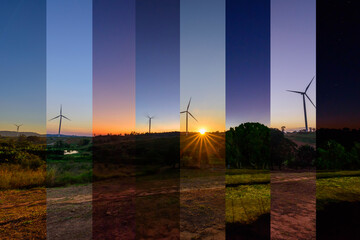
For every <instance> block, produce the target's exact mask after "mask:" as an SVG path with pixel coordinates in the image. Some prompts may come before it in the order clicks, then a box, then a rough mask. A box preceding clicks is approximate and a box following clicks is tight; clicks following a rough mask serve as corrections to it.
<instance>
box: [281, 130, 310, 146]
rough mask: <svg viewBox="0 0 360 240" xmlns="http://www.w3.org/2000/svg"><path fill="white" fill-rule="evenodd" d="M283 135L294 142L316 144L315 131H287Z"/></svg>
mask: <svg viewBox="0 0 360 240" xmlns="http://www.w3.org/2000/svg"><path fill="white" fill-rule="evenodd" d="M285 137H287V138H289V139H290V140H293V141H296V142H302V143H307V144H310V145H315V144H316V133H315V132H312V133H287V134H285Z"/></svg>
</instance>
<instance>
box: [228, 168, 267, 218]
mask: <svg viewBox="0 0 360 240" xmlns="http://www.w3.org/2000/svg"><path fill="white" fill-rule="evenodd" d="M226 185H227V187H226V222H227V223H241V224H251V223H252V222H254V221H255V220H257V219H258V217H260V216H261V215H263V214H267V213H269V212H270V171H269V170H254V169H227V170H226Z"/></svg>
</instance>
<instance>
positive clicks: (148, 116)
mask: <svg viewBox="0 0 360 240" xmlns="http://www.w3.org/2000/svg"><path fill="white" fill-rule="evenodd" d="M146 117H147V118H148V119H149V133H151V119H153V118H154V116H152V117H150V115H147V116H146Z"/></svg>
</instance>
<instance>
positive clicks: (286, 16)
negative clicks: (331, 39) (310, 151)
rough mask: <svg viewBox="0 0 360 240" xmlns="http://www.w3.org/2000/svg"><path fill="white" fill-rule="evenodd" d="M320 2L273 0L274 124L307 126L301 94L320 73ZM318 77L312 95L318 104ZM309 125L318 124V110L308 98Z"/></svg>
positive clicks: (272, 83)
mask: <svg viewBox="0 0 360 240" xmlns="http://www.w3.org/2000/svg"><path fill="white" fill-rule="evenodd" d="M315 30H316V1H315V0H309V1H303V0H272V1H271V126H272V127H275V128H280V127H281V126H283V125H284V126H286V128H287V129H288V130H290V129H297V128H305V121H304V108H303V100H302V96H301V95H300V94H295V93H290V92H287V91H286V90H287V89H289V90H295V91H304V90H305V88H306V86H307V85H308V84H309V82H310V81H311V79H312V78H313V76H315V74H316V64H315V63H316V52H315V49H316V31H315ZM315 85H316V79H315V80H314V82H313V83H312V85H311V87H310V88H309V90H308V95H309V97H310V98H311V99H312V101H313V102H314V103H315V105H316V96H315V95H316V86H315ZM306 108H307V116H308V126H309V127H316V112H315V108H314V107H313V106H312V105H311V103H310V102H309V101H308V100H306Z"/></svg>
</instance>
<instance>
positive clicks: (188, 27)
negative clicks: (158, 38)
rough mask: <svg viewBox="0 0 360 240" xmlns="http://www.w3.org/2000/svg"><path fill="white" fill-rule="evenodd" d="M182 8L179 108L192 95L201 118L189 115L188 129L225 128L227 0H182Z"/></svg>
mask: <svg viewBox="0 0 360 240" xmlns="http://www.w3.org/2000/svg"><path fill="white" fill-rule="evenodd" d="M180 9H181V10H180V109H181V111H183V110H186V106H187V105H188V102H189V99H190V97H192V101H191V105H190V109H189V111H190V112H191V113H192V114H193V115H194V116H195V117H196V118H197V120H198V121H199V122H196V121H195V120H193V119H192V118H189V131H198V130H199V129H201V128H204V129H206V130H207V131H224V130H225V0H181V1H180ZM180 119H181V121H180V122H181V128H180V129H181V131H185V128H186V124H185V114H182V116H181V118H180Z"/></svg>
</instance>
